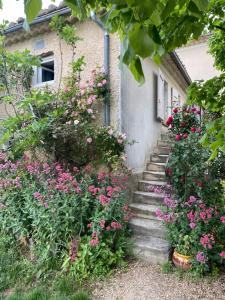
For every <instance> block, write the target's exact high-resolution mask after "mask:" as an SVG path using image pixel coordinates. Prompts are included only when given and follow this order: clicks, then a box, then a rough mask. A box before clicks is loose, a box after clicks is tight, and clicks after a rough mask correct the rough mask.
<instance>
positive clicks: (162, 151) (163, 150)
mask: <svg viewBox="0 0 225 300" xmlns="http://www.w3.org/2000/svg"><path fill="white" fill-rule="evenodd" d="M170 151H171V149H170V147H159V146H158V147H156V148H155V149H154V153H156V154H167V155H168V154H170Z"/></svg>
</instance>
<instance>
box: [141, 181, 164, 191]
mask: <svg viewBox="0 0 225 300" xmlns="http://www.w3.org/2000/svg"><path fill="white" fill-rule="evenodd" d="M164 185H166V182H165V181H161V180H159V181H157V180H140V181H139V182H138V190H139V191H143V192H152V191H154V189H155V188H157V187H162V186H164Z"/></svg>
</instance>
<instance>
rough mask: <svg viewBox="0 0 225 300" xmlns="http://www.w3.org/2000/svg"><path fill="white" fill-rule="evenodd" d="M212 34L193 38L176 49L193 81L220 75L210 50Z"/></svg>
mask: <svg viewBox="0 0 225 300" xmlns="http://www.w3.org/2000/svg"><path fill="white" fill-rule="evenodd" d="M210 35H211V34H210V33H209V34H206V35H202V36H201V37H200V38H199V39H198V40H193V41H191V42H190V43H188V44H187V45H185V46H183V47H181V48H179V49H177V50H176V52H177V54H178V55H179V57H180V58H181V60H182V62H183V63H184V65H185V67H186V68H187V70H188V73H189V75H190V77H191V79H192V80H193V81H194V80H208V79H210V78H212V77H214V76H217V75H219V71H218V70H216V68H215V67H214V59H213V57H212V55H211V54H210V53H209V52H208V51H209V48H208V39H209V37H210Z"/></svg>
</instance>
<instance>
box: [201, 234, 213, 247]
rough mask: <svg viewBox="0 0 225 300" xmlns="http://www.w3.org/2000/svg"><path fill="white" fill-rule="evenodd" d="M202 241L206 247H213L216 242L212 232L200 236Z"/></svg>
mask: <svg viewBox="0 0 225 300" xmlns="http://www.w3.org/2000/svg"><path fill="white" fill-rule="evenodd" d="M200 243H201V244H202V246H203V247H204V248H206V249H207V248H208V249H212V247H213V244H215V239H214V236H213V235H212V234H203V235H202V237H201V238H200Z"/></svg>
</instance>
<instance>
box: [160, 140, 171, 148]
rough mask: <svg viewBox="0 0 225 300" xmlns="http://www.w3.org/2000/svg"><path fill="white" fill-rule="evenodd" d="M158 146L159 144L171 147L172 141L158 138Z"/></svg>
mask: <svg viewBox="0 0 225 300" xmlns="http://www.w3.org/2000/svg"><path fill="white" fill-rule="evenodd" d="M157 146H159V147H170V146H171V143H170V141H162V140H158V141H157Z"/></svg>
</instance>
